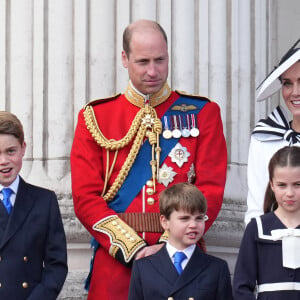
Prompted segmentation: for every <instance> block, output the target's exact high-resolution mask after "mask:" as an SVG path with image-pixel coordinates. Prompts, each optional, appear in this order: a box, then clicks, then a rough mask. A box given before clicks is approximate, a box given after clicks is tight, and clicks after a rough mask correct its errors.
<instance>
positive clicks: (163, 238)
mask: <svg viewBox="0 0 300 300" xmlns="http://www.w3.org/2000/svg"><path fill="white" fill-rule="evenodd" d="M168 240H169V232H168V231H165V232H164V233H163V234H162V235H161V236H160V238H159V240H158V242H159V243H161V242H163V243H166V242H167V241H168Z"/></svg>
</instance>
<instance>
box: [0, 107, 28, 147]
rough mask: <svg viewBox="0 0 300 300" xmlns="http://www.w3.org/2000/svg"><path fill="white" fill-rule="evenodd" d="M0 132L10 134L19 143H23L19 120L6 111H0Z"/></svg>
mask: <svg viewBox="0 0 300 300" xmlns="http://www.w3.org/2000/svg"><path fill="white" fill-rule="evenodd" d="M0 134H11V135H13V136H14V137H15V138H17V139H18V140H19V142H20V144H21V145H23V143H24V131H23V126H22V123H21V122H20V120H19V119H18V118H17V117H16V116H15V115H14V114H12V113H10V112H8V111H0Z"/></svg>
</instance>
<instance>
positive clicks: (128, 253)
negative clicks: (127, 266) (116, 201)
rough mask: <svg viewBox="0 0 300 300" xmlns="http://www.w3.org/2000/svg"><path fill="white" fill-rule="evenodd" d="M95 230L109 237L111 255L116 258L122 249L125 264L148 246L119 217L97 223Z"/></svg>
mask: <svg viewBox="0 0 300 300" xmlns="http://www.w3.org/2000/svg"><path fill="white" fill-rule="evenodd" d="M93 229H94V230H96V231H99V232H102V233H105V234H106V235H108V236H109V239H110V242H111V244H112V245H111V248H110V250H109V253H110V255H112V256H113V257H115V255H116V253H117V251H118V249H121V251H122V253H123V256H124V260H125V262H129V261H130V260H131V259H132V258H133V256H134V255H135V254H136V252H137V251H138V250H140V249H141V248H143V247H144V246H146V245H147V244H146V242H145V241H144V240H143V239H142V238H141V237H140V236H139V235H138V234H137V233H136V232H135V231H134V230H133V229H132V228H131V227H129V226H128V225H127V224H126V223H125V222H124V221H122V220H121V219H120V218H119V217H118V216H116V215H113V216H109V217H107V218H104V219H102V220H100V221H99V222H97V223H95V224H94V226H93Z"/></svg>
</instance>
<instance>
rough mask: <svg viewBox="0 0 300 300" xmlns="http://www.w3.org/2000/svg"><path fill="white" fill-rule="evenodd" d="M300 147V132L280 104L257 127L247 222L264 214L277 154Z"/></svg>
mask: <svg viewBox="0 0 300 300" xmlns="http://www.w3.org/2000/svg"><path fill="white" fill-rule="evenodd" d="M289 145H293V146H300V133H298V132H295V131H294V130H293V129H292V128H291V126H290V122H289V121H288V117H287V115H286V113H285V111H284V109H283V108H282V107H280V106H278V107H276V108H275V109H274V110H273V112H272V113H271V114H270V115H269V117H268V118H267V119H263V120H260V121H259V122H258V123H257V125H256V127H255V128H254V130H253V132H252V135H251V141H250V147H249V155H248V168H247V177H248V196H247V212H246V214H245V223H246V224H247V223H248V222H249V221H250V220H251V218H254V217H256V216H259V215H262V214H263V201H264V195H265V191H266V187H267V183H268V180H269V175H268V164H269V161H270V159H271V157H272V156H273V154H274V153H275V152H276V151H277V150H279V149H280V148H282V147H285V146H289Z"/></svg>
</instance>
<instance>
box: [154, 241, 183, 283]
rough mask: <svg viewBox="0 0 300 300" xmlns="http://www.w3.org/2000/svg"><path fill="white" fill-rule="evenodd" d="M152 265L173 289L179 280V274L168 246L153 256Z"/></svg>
mask: <svg viewBox="0 0 300 300" xmlns="http://www.w3.org/2000/svg"><path fill="white" fill-rule="evenodd" d="M151 263H152V265H153V267H154V268H155V269H156V271H157V273H159V274H160V275H161V276H162V277H163V278H165V279H166V280H167V281H168V283H169V284H170V286H171V287H172V286H173V285H174V282H176V280H177V279H178V273H177V271H176V269H175V267H174V265H173V263H172V261H171V259H170V256H169V254H168V251H167V249H166V246H163V247H162V249H160V250H159V251H158V252H157V253H156V254H154V255H153V256H152V258H151Z"/></svg>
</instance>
